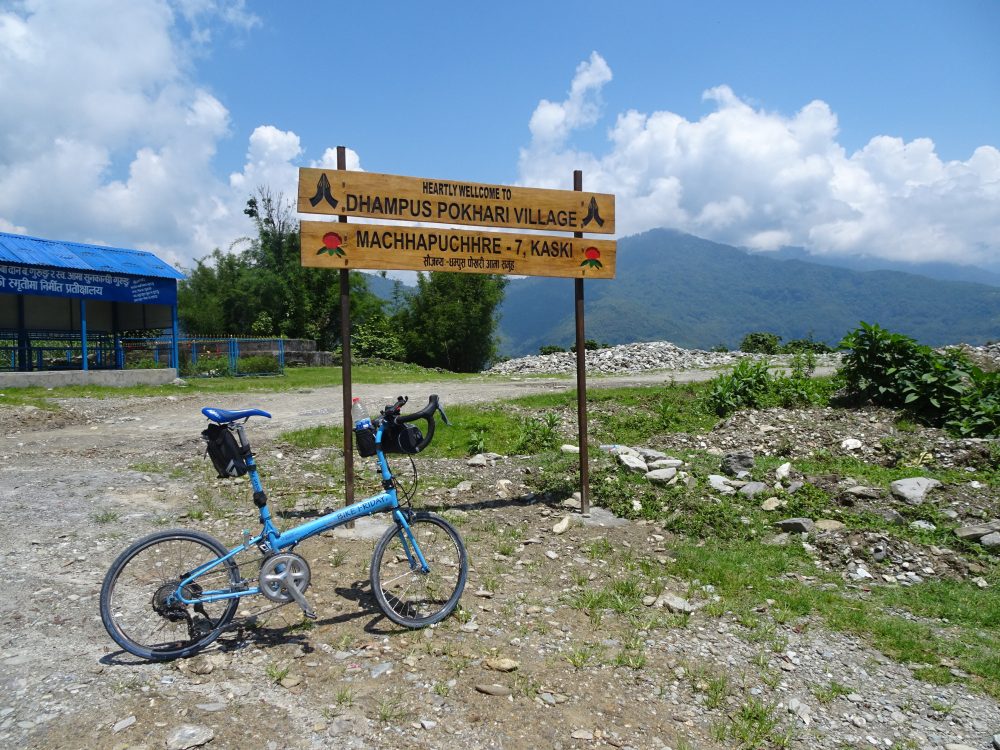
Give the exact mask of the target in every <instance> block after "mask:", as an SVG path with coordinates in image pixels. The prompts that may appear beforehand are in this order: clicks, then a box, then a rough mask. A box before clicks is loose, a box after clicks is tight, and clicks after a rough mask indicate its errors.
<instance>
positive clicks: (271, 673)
mask: <svg viewBox="0 0 1000 750" xmlns="http://www.w3.org/2000/svg"><path fill="white" fill-rule="evenodd" d="M290 671H291V667H281V666H278V665H277V664H275V663H274V662H271V663H270V664H268V665H267V666H266V667H265V668H264V674H266V675H267V678H268V679H269V680H270V681H271V682H274V683H278V682H281V681H282V680H283V679H285V678H286V677H287V676H288V673H289V672H290Z"/></svg>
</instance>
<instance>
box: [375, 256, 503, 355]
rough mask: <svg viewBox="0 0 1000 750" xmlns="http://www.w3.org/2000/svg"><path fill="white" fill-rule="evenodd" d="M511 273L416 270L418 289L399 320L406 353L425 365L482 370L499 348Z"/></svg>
mask: <svg viewBox="0 0 1000 750" xmlns="http://www.w3.org/2000/svg"><path fill="white" fill-rule="evenodd" d="M506 286H507V279H506V278H505V277H503V276H499V275H494V274H461V273H431V274H423V273H419V274H417V291H416V293H415V294H414V295H413V296H411V297H408V298H406V299H404V300H402V301H401V302H402V307H401V308H400V310H399V312H397V313H396V315H395V318H394V321H395V323H396V325H397V327H398V330H399V333H400V336H401V337H402V340H403V346H404V348H405V350H406V358H407V361H409V362H415V363H417V364H420V365H424V366H426V367H443V368H445V369H448V370H452V371H454V372H478V371H479V370H482V369H483V368H484V367H485V366H487V365H488V364H489V363H490V362H491V361H492V360H493V359H494V358H495V357H496V353H497V338H496V327H497V320H498V310H499V307H500V303H501V302H502V301H503V293H504V288H505V287H506Z"/></svg>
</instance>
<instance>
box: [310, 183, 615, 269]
mask: <svg viewBox="0 0 1000 750" xmlns="http://www.w3.org/2000/svg"><path fill="white" fill-rule="evenodd" d="M298 210H299V211H300V212H302V213H321V214H331V215H339V216H362V217H369V218H375V219H381V220H388V221H407V222H421V223H423V222H426V223H441V224H460V225H466V226H478V227H503V228H514V229H531V230H536V231H545V232H564V233H567V234H559V235H542V234H535V233H513V232H488V231H469V230H462V229H450V228H448V229H446V228H441V229H438V228H431V227H418V226H411V225H392V226H390V225H385V224H354V223H351V224H344V223H333V222H329V221H303V222H302V226H301V232H302V263H303V265H307V266H321V267H327V268H367V269H377V270H393V269H395V270H413V271H453V272H460V273H502V274H521V275H528V276H564V277H576V278H593V279H601V278H604V279H610V278H614V274H615V249H616V243H615V242H614V240H596V239H581V238H575V237H573V236H572V235H570V234H568V233H570V232H581V233H594V234H611V233H613V232H614V231H615V201H614V196H613V195H607V194H602V193H587V192H578V191H573V190H544V189H540V188H523V187H508V186H503V185H482V184H477V183H468V182H453V181H448V180H430V179H422V178H418V177H403V176H398V175H383V174H374V173H371V172H349V171H343V170H323V169H300V170H299V195H298Z"/></svg>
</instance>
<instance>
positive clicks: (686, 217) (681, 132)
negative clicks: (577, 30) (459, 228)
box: [519, 53, 1000, 265]
mask: <svg viewBox="0 0 1000 750" xmlns="http://www.w3.org/2000/svg"><path fill="white" fill-rule="evenodd" d="M610 80H611V70H610V68H609V67H608V65H607V63H606V62H605V61H604V60H603V59H602V58H601V57H600V55H598V54H597V53H594V54H593V55H591V57H590V59H589V60H588V61H586V62H583V63H581V64H580V66H579V67H578V68H577V72H576V75H575V77H574V79H573V82H572V85H571V87H570V95H569V96H568V97H567V99H566V100H565V101H564V102H562V103H559V104H554V103H552V102H550V101H548V100H542V101H541V102H539V104H538V107H537V108H536V110H535V112H534V114H533V115H532V117H531V122H530V126H531V133H532V140H531V143H530V145H529V146H528V147H527V148H525V149H523V150H522V153H521V159H520V179H519V182H520V183H521V184H525V185H536V186H540V187H565V186H566V182H567V178H568V175H570V174H571V173H572V170H574V169H582V170H583V171H584V184H585V187H586V188H587V189H589V190H595V191H604V192H613V193H615V194H616V195H617V215H618V230H619V234H621V235H625V234H631V233H634V232H639V231H644V230H646V229H650V228H653V227H660V226H668V227H676V228H679V229H682V230H684V231H688V232H691V233H694V234H698V235H701V236H704V237H707V238H710V239H714V240H717V241H722V242H728V243H731V244H736V245H743V246H747V247H752V248H756V249H761V250H773V249H776V248H778V247H780V246H782V245H802V246H804V247H807V248H808V249H810V250H812V251H813V252H817V253H848V254H859V253H864V254H867V255H875V256H883V257H886V258H892V259H897V260H912V261H934V260H946V261H952V262H958V263H984V264H988V265H996V264H1000V212H998V211H997V208H996V207H997V205H1000V151H998V149H997V148H995V147H993V146H988V145H987V146H982V147H980V148H979V149H977V150H976V151H975V152H974V153H973V154H972V156H971V157H970V158H969V159H968V160H967V161H952V162H943V161H942V160H941V159H940V157H939V156H938V155H937V153H936V151H935V147H934V143H933V141H931V140H930V139H928V138H917V139H915V140H913V141H910V142H908V143H907V142H904V141H903V140H901V139H899V138H894V137H890V136H886V135H877V136H875V137H873V138H872V139H871V140H870V141H869V143H868V144H867V145H865V146H864V147H863V148H862V149H860V150H858V151H857V152H855V153H853V154H848V153H846V150H845V149H844V148H843V146H841V145H840V143H838V141H837V134H838V123H837V117H836V115H835V114H834V113H833V112H832V111H831V110H830V107H829V105H827V104H826V103H825V102H822V101H818V100H817V101H812V102H809V103H807V104H806V105H805V106H804V107H802V109H800V110H799V111H798V112H796V113H794V114H791V115H788V114H783V113H776V112H768V111H765V110H764V109H762V108H760V107H756V106H751V105H750V104H749V103H747V102H746V101H744V100H743V99H741V98H740V97H738V96H737V95H736V94H735V93H734V92H733V91H732V90H731V89H730V88H729V87H728V86H718V87H716V88H713V89H710V90H708V91H706V92H704V94H703V99H704V100H705V101H706V102H709V103H710V104H711V105H712V111H710V112H709V113H708V114H706V115H704V116H703V117H701V118H700V119H698V120H694V121H691V120H688V119H686V118H684V117H681V116H680V115H678V114H675V113H673V112H669V111H658V112H652V113H648V114H647V113H641V112H637V111H635V110H630V111H628V112H624V113H621V114H619V115H618V116H617V118H616V120H615V123H614V125H612V126H611V128H610V129H609V132H608V148H607V150H606V151H605V152H604V153H587V152H581V151H577V150H574V148H573V146H572V137H571V136H572V131H574V130H577V129H579V128H583V127H587V126H590V125H593V124H594V123H595V122H597V120H598V118H599V112H600V103H599V96H600V93H601V88H602V87H603V86H604V85H605V84H606V83H607V82H608V81H610Z"/></svg>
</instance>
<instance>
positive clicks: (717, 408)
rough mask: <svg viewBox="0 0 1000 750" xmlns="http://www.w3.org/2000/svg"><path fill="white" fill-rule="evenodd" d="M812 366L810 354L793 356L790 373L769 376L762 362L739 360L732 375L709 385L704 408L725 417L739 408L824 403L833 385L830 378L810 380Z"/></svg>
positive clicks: (814, 364) (827, 400)
mask: <svg viewBox="0 0 1000 750" xmlns="http://www.w3.org/2000/svg"><path fill="white" fill-rule="evenodd" d="M815 366H816V358H815V355H813V354H812V353H811V352H807V353H800V354H796V355H794V356H793V358H792V372H791V374H790V375H787V376H786V375H772V374H771V373H770V372H769V371H768V369H767V363H766V362H764V361H762V360H751V359H743V360H740V362H739V364H737V365H736V367H735V368H733V371H732V372H731V373H729V374H728V375H720V376H719V377H717V378H715V380H713V381H712V382H711V384H710V388H709V391H708V394H707V395H706V397H705V408H706V409H708V410H709V411H710V412H713V413H715V414H717V415H718V416H720V417H725V416H727V415H729V414H732V413H733V412H734V411H738V410H740V409H765V408H768V407H773V406H782V407H785V408H795V407H802V406H810V405H822V404H826V403H828V402H829V400H830V394H831V392H832V391H833V389H834V384H833V382H832V381H831V380H829V379H825V380H824V379H813V378H812V377H811V375H812V372H813V370H814V369H815Z"/></svg>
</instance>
